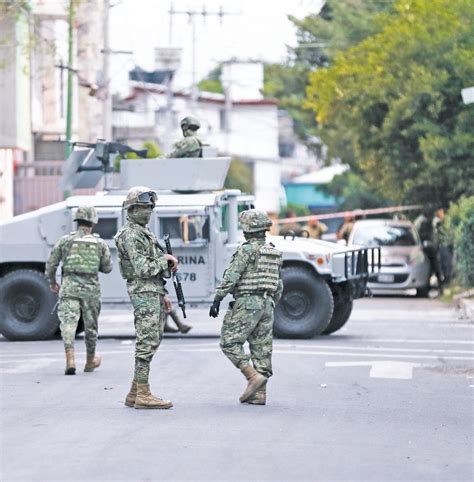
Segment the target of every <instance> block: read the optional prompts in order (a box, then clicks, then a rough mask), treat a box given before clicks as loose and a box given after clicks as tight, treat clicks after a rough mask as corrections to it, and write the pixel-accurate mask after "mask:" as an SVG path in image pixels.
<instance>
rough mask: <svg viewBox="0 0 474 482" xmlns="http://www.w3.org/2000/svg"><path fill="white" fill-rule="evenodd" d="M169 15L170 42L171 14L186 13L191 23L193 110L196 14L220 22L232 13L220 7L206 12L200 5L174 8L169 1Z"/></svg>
mask: <svg viewBox="0 0 474 482" xmlns="http://www.w3.org/2000/svg"><path fill="white" fill-rule="evenodd" d="M168 13H169V15H170V22H169V26H170V32H169V41H170V43H171V41H172V39H173V33H172V28H173V16H174V15H187V16H188V20H189V23H190V24H191V42H192V46H191V47H192V73H191V78H192V81H191V82H192V84H191V100H192V109H193V110H194V109H195V108H196V101H197V98H198V88H197V67H196V66H197V52H196V44H197V40H196V25H195V19H196V17H198V16H201V17H202V19H203V21H204V22H205V21H206V18H207V17H211V16H216V17H219V20H220V22H221V23H222V20H223V18H224V17H225V16H227V15H233V14H232V13H230V12H224V9H223V8H222V7H220V8H219V10H217V11H215V12H208V11H207V10H206V7H204V6H203V7H202V10H190V9H189V10H175V9H174V8H173V3H171V6H170V9H169V11H168Z"/></svg>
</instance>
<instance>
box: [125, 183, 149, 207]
mask: <svg viewBox="0 0 474 482" xmlns="http://www.w3.org/2000/svg"><path fill="white" fill-rule="evenodd" d="M156 200H157V196H156V192H155V191H152V190H151V189H150V188H149V187H146V186H135V187H132V188H131V189H130V190H129V191H128V193H127V197H126V198H125V201H124V202H123V204H122V206H123V207H124V208H129V207H131V206H153V207H155V203H156Z"/></svg>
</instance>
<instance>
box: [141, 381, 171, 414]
mask: <svg viewBox="0 0 474 482" xmlns="http://www.w3.org/2000/svg"><path fill="white" fill-rule="evenodd" d="M172 406H173V404H172V403H171V402H170V401H169V400H163V399H161V398H158V397H155V396H154V395H152V394H151V392H150V385H149V384H148V383H147V384H139V383H137V397H136V398H135V405H134V407H135V408H171V407H172Z"/></svg>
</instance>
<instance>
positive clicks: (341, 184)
mask: <svg viewBox="0 0 474 482" xmlns="http://www.w3.org/2000/svg"><path fill="white" fill-rule="evenodd" d="M318 188H319V189H321V190H322V191H323V192H326V193H327V194H330V195H332V196H334V197H336V198H337V199H338V202H339V205H338V206H339V208H340V209H370V208H378V207H381V206H388V204H389V203H388V201H387V199H385V198H384V197H382V196H380V195H379V194H377V193H376V192H374V190H373V189H372V187H371V186H370V185H369V184H368V183H367V182H366V181H365V180H364V179H363V178H362V177H361V176H359V175H357V174H355V173H354V172H352V171H346V172H344V173H343V174H339V175H337V176H335V177H334V179H333V180H332V181H331V182H330V183H328V184H326V185H321V186H319V187H318Z"/></svg>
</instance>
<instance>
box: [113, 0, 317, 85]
mask: <svg viewBox="0 0 474 482" xmlns="http://www.w3.org/2000/svg"><path fill="white" fill-rule="evenodd" d="M172 3H173V9H174V10H175V11H189V10H191V11H199V12H202V9H203V6H204V7H205V9H206V11H207V12H218V11H219V9H220V8H221V7H222V9H223V11H224V12H227V13H229V15H226V16H224V18H223V19H222V22H221V21H220V19H219V18H218V17H217V16H208V17H207V18H206V19H205V20H204V19H203V17H202V16H201V15H196V16H195V17H194V22H195V34H196V45H195V53H196V57H195V58H196V63H195V65H196V78H197V80H200V79H202V78H203V77H205V76H206V74H207V73H208V72H209V71H210V70H212V69H213V68H214V67H216V65H217V64H218V63H219V62H220V61H223V60H229V59H230V58H232V57H235V58H238V59H241V60H248V59H252V60H256V59H261V60H265V61H270V62H278V61H284V60H285V58H286V56H287V47H286V45H295V44H296V35H295V34H296V29H295V28H294V27H293V24H292V23H291V22H290V21H289V20H288V18H287V15H288V14H291V15H294V16H295V17H298V18H303V17H305V16H306V15H308V14H310V13H317V12H319V10H320V8H321V5H322V4H323V3H324V0H173V2H172ZM111 4H112V5H114V6H113V8H112V9H111V14H110V41H111V47H112V49H115V50H126V51H133V55H127V54H117V55H114V56H113V61H112V69H111V70H112V72H111V73H112V90H113V91H115V92H121V93H126V90H127V73H128V71H129V70H130V69H131V68H133V67H134V66H135V65H139V66H140V67H142V68H144V69H145V70H153V68H154V48H155V47H168V46H170V43H169V40H170V38H169V37H170V35H169V34H170V15H169V14H168V11H169V10H170V4H171V1H170V0H111ZM171 30H172V43H171V46H173V47H181V48H182V49H183V50H182V52H183V53H182V60H181V66H180V68H179V70H178V72H177V76H176V78H175V85H176V86H177V87H188V86H189V85H190V84H191V82H192V70H193V69H192V50H193V49H192V43H193V42H192V27H191V24H190V22H189V18H188V15H182V14H179V15H178V14H177V15H173V27H172V29H171Z"/></svg>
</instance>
